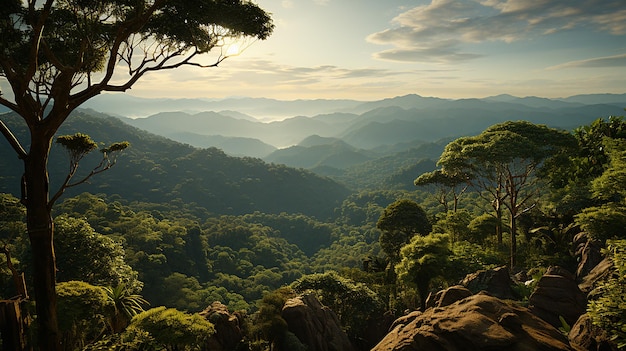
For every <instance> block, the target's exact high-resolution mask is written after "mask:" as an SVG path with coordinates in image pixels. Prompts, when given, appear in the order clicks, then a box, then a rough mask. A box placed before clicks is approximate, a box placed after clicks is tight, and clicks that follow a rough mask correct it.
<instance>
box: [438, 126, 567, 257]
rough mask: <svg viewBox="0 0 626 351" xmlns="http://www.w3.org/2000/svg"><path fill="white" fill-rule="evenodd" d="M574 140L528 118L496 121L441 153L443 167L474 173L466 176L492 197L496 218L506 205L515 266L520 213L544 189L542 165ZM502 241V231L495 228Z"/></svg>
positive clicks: (500, 215)
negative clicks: (477, 133)
mask: <svg viewBox="0 0 626 351" xmlns="http://www.w3.org/2000/svg"><path fill="white" fill-rule="evenodd" d="M576 145H577V143H576V139H575V138H574V137H573V136H572V135H571V134H569V133H567V132H566V131H561V130H556V129H552V128H549V127H547V126H545V125H536V124H533V123H530V122H526V121H516V122H512V121H509V122H504V123H500V124H496V125H493V126H491V127H489V128H487V129H486V130H485V131H483V132H482V133H481V134H479V135H477V136H471V137H463V138H459V139H456V140H454V141H452V142H451V143H449V144H448V145H447V146H446V148H445V150H444V152H443V153H442V154H441V157H440V158H439V161H438V164H439V165H440V166H442V171H443V172H444V173H448V174H451V175H459V174H460V175H466V174H467V175H471V176H468V177H467V179H468V181H469V182H470V184H472V186H474V187H475V188H477V189H479V191H480V192H481V193H485V196H486V197H487V198H488V200H489V201H490V203H491V205H492V206H493V208H494V210H495V216H496V218H497V219H498V223H500V222H501V218H502V207H503V206H504V207H506V208H507V210H508V212H509V215H510V236H511V245H510V247H511V251H510V258H511V262H510V264H511V267H515V265H516V254H517V241H516V240H517V239H516V235H517V227H516V224H517V222H516V220H517V217H518V216H520V215H521V214H522V213H524V212H525V211H527V210H528V209H531V208H532V207H533V206H534V203H533V200H534V199H536V196H537V194H538V192H539V190H540V187H539V186H538V184H539V181H540V178H539V177H538V176H537V173H538V171H539V169H540V168H541V167H542V166H543V165H544V164H545V161H546V160H547V159H550V158H554V157H556V156H557V155H560V154H562V153H565V152H567V151H571V150H575V148H576ZM497 233H498V241H499V242H500V241H501V230H500V229H498V230H497Z"/></svg>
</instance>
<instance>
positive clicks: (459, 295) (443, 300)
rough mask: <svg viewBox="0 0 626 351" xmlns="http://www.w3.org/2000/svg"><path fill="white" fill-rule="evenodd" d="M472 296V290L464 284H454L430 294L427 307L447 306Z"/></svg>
mask: <svg viewBox="0 0 626 351" xmlns="http://www.w3.org/2000/svg"><path fill="white" fill-rule="evenodd" d="M468 296H472V292H471V291H469V289H467V288H465V287H464V286H462V285H454V286H451V287H449V288H447V289H444V290H439V291H438V292H437V293H435V294H430V295H428V299H426V308H430V307H445V306H448V305H451V304H453V303H455V302H457V301H459V300H461V299H464V298H466V297H468Z"/></svg>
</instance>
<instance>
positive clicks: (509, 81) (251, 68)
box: [127, 0, 626, 101]
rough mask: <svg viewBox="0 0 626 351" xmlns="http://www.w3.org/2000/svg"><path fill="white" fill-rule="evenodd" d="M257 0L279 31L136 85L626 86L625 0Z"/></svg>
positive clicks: (363, 93)
mask: <svg viewBox="0 0 626 351" xmlns="http://www.w3.org/2000/svg"><path fill="white" fill-rule="evenodd" d="M256 3H258V4H259V6H260V7H262V8H263V9H265V10H266V11H268V12H270V13H271V14H272V18H273V20H274V23H275V25H276V28H275V31H274V33H273V35H271V36H270V37H269V38H268V39H267V40H265V41H258V42H238V43H232V44H231V46H230V47H228V48H226V50H231V53H234V57H231V58H228V59H227V60H226V61H224V62H222V63H221V64H220V66H219V67H217V68H212V69H204V70H203V69H192V68H179V69H177V70H174V71H172V72H169V71H168V72H158V73H153V74H149V75H147V76H146V77H144V79H143V80H140V81H139V82H138V83H137V84H136V85H135V86H134V87H133V89H132V90H130V91H129V92H127V94H129V95H131V96H135V97H144V98H149V97H159V98H166V97H167V98H206V99H224V98H228V97H233V96H246V97H253V98H271V99H277V100H284V101H293V100H298V99H305V100H310V99H332V100H337V99H352V100H365V101H372V100H380V99H384V98H390V97H394V96H403V95H407V94H411V93H415V92H419V95H421V96H426V97H428V96H432V97H440V98H446V99H462V98H483V97H489V96H495V95H499V94H502V93H505V94H510V95H513V96H516V97H530V96H541V97H545V98H553V99H556V98H562V97H564V96H567V97H569V96H575V95H581V94H595V93H600V94H602V93H609V94H623V93H626V88H625V87H626V74H624V73H623V72H626V71H625V70H624V68H626V46H625V45H624V42H626V26H624V25H623V23H624V18H626V8H624V7H623V2H622V0H606V1H602V2H599V3H598V2H596V1H592V0H580V1H576V2H572V1H563V0H560V1H547V2H540V3H538V2H536V1H530V0H506V1H505V0H496V1H479V0H476V1H474V0H432V1H431V0H420V1H415V0H392V1H387V2H381V1H378V0H360V1H348V0H342V1H337V0H302V1H298V2H296V1H293V0H281V1H278V0H257V1H256ZM235 46H238V47H239V46H240V47H247V48H246V49H245V50H240V49H237V50H234V47H235ZM206 60H207V61H210V56H209V57H207V58H206ZM620 70H621V71H620ZM619 72H622V73H621V74H620V73H619Z"/></svg>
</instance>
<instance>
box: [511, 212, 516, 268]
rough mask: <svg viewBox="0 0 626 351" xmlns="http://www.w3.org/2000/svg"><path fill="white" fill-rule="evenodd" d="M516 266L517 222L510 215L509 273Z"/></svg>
mask: <svg viewBox="0 0 626 351" xmlns="http://www.w3.org/2000/svg"><path fill="white" fill-rule="evenodd" d="M516 265H517V221H516V220H515V215H513V213H511V271H513V270H514V268H515V266H516Z"/></svg>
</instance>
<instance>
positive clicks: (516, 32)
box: [367, 0, 626, 62]
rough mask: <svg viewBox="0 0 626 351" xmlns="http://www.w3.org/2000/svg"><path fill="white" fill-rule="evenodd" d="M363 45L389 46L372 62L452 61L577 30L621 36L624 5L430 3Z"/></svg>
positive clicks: (613, 1)
mask: <svg viewBox="0 0 626 351" xmlns="http://www.w3.org/2000/svg"><path fill="white" fill-rule="evenodd" d="M392 24H393V25H394V26H393V27H392V28H389V29H386V30H383V31H380V32H377V33H373V34H371V35H370V36H369V37H368V38H367V39H368V41H370V42H372V43H376V44H381V45H392V46H393V47H394V48H392V49H387V50H384V51H381V52H378V53H376V54H375V57H376V58H379V59H386V60H395V61H414V62H458V61H466V60H471V59H474V58H477V57H480V56H481V54H480V53H475V52H468V50H467V48H466V46H467V44H471V43H484V42H497V41H500V42H506V43H511V42H515V41H519V40H524V39H528V38H535V37H538V36H542V35H550V34H554V33H557V32H561V31H566V30H574V29H578V28H586V29H591V30H593V31H599V32H606V33H609V34H611V35H626V6H624V0H431V3H430V4H428V5H423V6H417V7H414V8H412V9H409V10H407V11H405V12H403V13H402V14H400V15H398V16H397V17H396V18H394V19H393V21H392Z"/></svg>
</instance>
